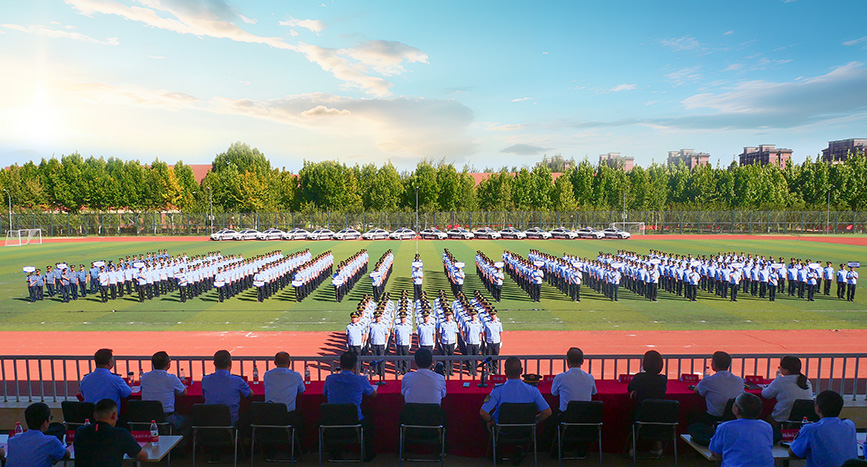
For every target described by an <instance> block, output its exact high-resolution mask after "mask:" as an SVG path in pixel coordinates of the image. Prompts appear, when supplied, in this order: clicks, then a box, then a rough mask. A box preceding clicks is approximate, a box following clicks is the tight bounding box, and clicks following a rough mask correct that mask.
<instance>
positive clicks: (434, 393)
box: [400, 348, 446, 405]
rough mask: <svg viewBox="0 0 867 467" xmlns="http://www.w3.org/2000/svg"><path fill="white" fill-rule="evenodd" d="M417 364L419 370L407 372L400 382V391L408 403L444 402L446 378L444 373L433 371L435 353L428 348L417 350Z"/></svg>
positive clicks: (438, 403)
mask: <svg viewBox="0 0 867 467" xmlns="http://www.w3.org/2000/svg"><path fill="white" fill-rule="evenodd" d="M414 358H415V364H416V366H418V371H413V372H410V373H407V374H406V376H404V377H403V379H402V380H401V383H400V393H401V394H403V398H404V401H405V402H406V403H407V404H437V405H440V404H441V403H442V400H443V397H445V396H446V379H445V377H444V376H443V375H441V374H439V373H435V372H434V371H432V370H431V369H430V368H431V364H432V363H433V354H432V353H431V351H430V350H428V349H426V348H421V349H418V350H417V351H416V352H415V356H414Z"/></svg>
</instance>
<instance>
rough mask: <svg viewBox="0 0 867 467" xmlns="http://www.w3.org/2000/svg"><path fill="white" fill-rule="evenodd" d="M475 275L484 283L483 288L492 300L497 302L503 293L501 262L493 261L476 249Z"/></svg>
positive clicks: (503, 276)
mask: <svg viewBox="0 0 867 467" xmlns="http://www.w3.org/2000/svg"><path fill="white" fill-rule="evenodd" d="M476 275H478V276H479V279H481V280H482V283H483V284H485V288H486V289H488V292H490V293H491V296H492V297H494V300H496V301H497V302H499V301H500V297H502V295H503V280H505V278H506V275H505V274H503V263H502V262H497V263H495V262H493V261H491V259H490V258H488V257H487V255H485V254H484V253H482V252H481V251H476Z"/></svg>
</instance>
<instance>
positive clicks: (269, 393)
mask: <svg viewBox="0 0 867 467" xmlns="http://www.w3.org/2000/svg"><path fill="white" fill-rule="evenodd" d="M263 381H264V383H265V402H277V403H280V404H286V410H288V411H289V412H292V411H294V410H295V400H296V398H297V396H298V394H301V393H302V392H304V380H303V379H302V378H301V374H300V373H298V372H297V371H293V370H291V369H289V368H280V367H277V368H272V369H270V370H268V371H266V372H265V376H264V378H263Z"/></svg>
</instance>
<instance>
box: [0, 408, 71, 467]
mask: <svg viewBox="0 0 867 467" xmlns="http://www.w3.org/2000/svg"><path fill="white" fill-rule="evenodd" d="M24 420H25V421H26V422H27V431H25V432H24V433H23V434H20V435H18V436H14V437H12V438H9V441H8V442H7V444H8V446H7V447H8V448H9V457H8V459H7V460H6V465H7V466H9V467H51V466H52V465H54V463H55V462H58V461H61V460H67V459H69V450H67V449H66V448H65V447H63V444H62V443H61V442H60V440H59V439H57V437H56V436H50V435H46V434H45V431H46V430H48V425H49V424H50V423H51V409H49V408H48V405H46V404H44V403H42V402H37V403H35V404H30V406H29V407H27V409H25V410H24Z"/></svg>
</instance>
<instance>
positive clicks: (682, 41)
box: [659, 34, 705, 52]
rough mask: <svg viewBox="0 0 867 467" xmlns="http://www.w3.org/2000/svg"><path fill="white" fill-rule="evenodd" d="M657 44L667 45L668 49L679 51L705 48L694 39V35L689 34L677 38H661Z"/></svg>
mask: <svg viewBox="0 0 867 467" xmlns="http://www.w3.org/2000/svg"><path fill="white" fill-rule="evenodd" d="M659 44H660V45H662V46H663V47H668V48H670V49H674V50H676V51H678V52H681V51H687V50H688V51H703V50H705V48H704V47H703V46H702V45H701V43H700V42H699V41H698V40H696V38H695V37H692V36H690V35H688V34H687V35H685V36H681V37H677V38H671V39H662V40H661V41H659Z"/></svg>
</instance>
